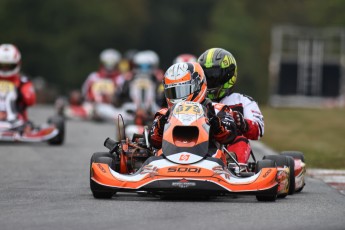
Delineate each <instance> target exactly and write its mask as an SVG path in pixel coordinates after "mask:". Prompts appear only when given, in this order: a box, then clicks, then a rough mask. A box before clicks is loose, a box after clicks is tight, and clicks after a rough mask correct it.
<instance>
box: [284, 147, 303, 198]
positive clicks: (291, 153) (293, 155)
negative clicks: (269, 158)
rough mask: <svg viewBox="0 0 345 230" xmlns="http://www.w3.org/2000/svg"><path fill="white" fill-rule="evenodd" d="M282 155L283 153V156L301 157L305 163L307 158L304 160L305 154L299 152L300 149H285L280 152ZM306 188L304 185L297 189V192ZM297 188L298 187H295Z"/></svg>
mask: <svg viewBox="0 0 345 230" xmlns="http://www.w3.org/2000/svg"><path fill="white" fill-rule="evenodd" d="M280 155H283V156H289V157H292V158H294V159H299V160H301V161H302V162H303V163H305V160H304V154H303V153H302V152H299V151H283V152H281V153H280ZM303 188H304V185H303V186H302V187H301V188H299V189H297V190H296V191H295V192H296V193H297V192H301V191H302V190H303ZM295 189H296V188H295Z"/></svg>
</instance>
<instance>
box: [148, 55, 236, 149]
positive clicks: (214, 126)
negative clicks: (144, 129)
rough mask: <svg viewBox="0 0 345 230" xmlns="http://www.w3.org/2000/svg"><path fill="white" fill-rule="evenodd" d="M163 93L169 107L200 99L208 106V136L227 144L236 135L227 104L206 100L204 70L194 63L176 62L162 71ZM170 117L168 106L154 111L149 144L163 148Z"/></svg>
mask: <svg viewBox="0 0 345 230" xmlns="http://www.w3.org/2000/svg"><path fill="white" fill-rule="evenodd" d="M163 86H164V93H165V97H166V100H167V104H168V107H169V108H172V107H173V106H174V105H175V104H176V103H178V102H181V101H194V102H199V103H201V104H202V105H204V106H205V107H206V108H207V111H208V112H207V116H208V118H209V123H210V126H211V127H210V130H211V131H210V132H211V134H210V137H212V136H213V137H214V139H215V140H216V141H218V142H219V143H221V144H230V143H232V141H233V140H234V138H235V137H236V124H235V122H234V119H233V117H232V116H231V114H230V112H231V111H230V109H229V107H228V106H226V105H222V104H218V103H212V102H211V101H210V100H208V99H206V91H207V83H206V78H205V75H204V71H203V70H202V68H201V66H200V64H199V63H197V62H186V63H176V64H174V65H172V66H171V67H170V68H169V69H168V70H167V71H166V73H165V74H164V79H163ZM168 117H169V110H168V108H164V109H161V110H160V111H159V112H157V113H156V115H155V118H154V121H153V124H152V128H151V130H150V133H149V134H150V135H149V136H150V143H151V145H152V146H153V147H154V148H156V149H160V148H161V147H162V138H163V131H164V125H165V123H166V122H167V119H168Z"/></svg>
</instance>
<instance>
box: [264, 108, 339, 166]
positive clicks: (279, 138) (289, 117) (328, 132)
mask: <svg viewBox="0 0 345 230" xmlns="http://www.w3.org/2000/svg"><path fill="white" fill-rule="evenodd" d="M261 110H262V113H263V115H264V119H265V134H264V137H263V138H262V139H261V141H262V142H263V143H265V144H266V145H268V146H270V147H272V148H273V149H274V150H276V151H279V152H280V151H284V150H297V151H302V152H303V153H304V155H305V159H306V163H307V165H308V167H311V168H335V169H345V109H292V108H284V109H275V108H270V107H262V108H261Z"/></svg>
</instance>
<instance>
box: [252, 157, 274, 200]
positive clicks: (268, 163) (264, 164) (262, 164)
mask: <svg viewBox="0 0 345 230" xmlns="http://www.w3.org/2000/svg"><path fill="white" fill-rule="evenodd" d="M275 167H276V164H275V162H274V161H272V160H269V159H265V160H260V161H257V162H256V168H255V173H258V172H260V171H261V169H263V168H275ZM256 199H257V200H258V201H275V200H276V199H277V193H276V192H275V193H273V194H265V195H257V196H256Z"/></svg>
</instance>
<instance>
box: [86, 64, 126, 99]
mask: <svg viewBox="0 0 345 230" xmlns="http://www.w3.org/2000/svg"><path fill="white" fill-rule="evenodd" d="M119 75H120V72H119V71H117V70H114V71H111V72H109V71H107V70H106V69H105V68H103V67H101V68H100V69H99V70H98V71H97V72H92V73H90V74H89V76H88V77H87V79H86V81H85V82H84V84H83V86H82V95H83V96H84V99H85V100H86V101H88V102H103V101H101V99H99V98H97V96H96V95H94V93H93V92H92V86H93V85H94V84H95V83H96V82H99V81H101V80H109V81H111V82H112V83H113V84H114V87H115V88H116V87H117V85H118V80H119V78H118V76H119Z"/></svg>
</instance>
